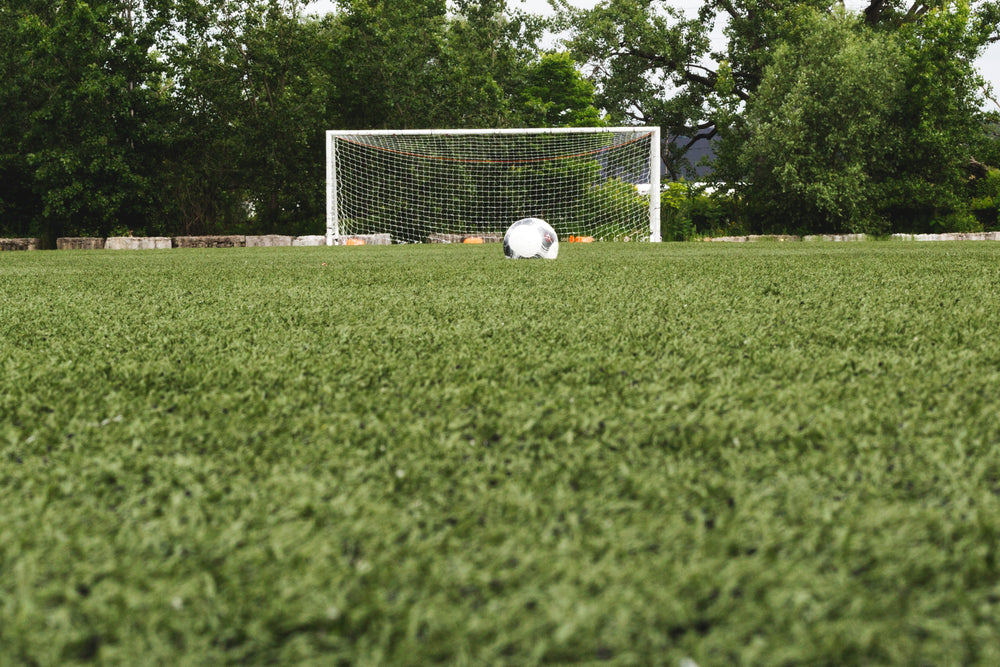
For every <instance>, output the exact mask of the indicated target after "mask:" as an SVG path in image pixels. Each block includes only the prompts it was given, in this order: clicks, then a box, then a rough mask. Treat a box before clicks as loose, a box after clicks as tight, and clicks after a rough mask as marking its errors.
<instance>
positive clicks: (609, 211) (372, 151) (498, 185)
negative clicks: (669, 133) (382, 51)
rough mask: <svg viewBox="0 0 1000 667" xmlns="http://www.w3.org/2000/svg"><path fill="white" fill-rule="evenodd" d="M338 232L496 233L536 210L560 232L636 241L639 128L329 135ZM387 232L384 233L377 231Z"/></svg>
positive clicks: (645, 201)
mask: <svg viewBox="0 0 1000 667" xmlns="http://www.w3.org/2000/svg"><path fill="white" fill-rule="evenodd" d="M329 140H330V142H331V145H330V149H331V157H332V158H333V163H334V169H333V170H332V179H333V188H334V191H335V206H334V209H335V212H336V215H335V216H333V220H332V221H331V224H332V225H335V226H336V229H337V233H338V234H339V236H340V239H341V241H343V239H349V238H357V237H365V236H370V237H372V236H379V237H381V238H382V239H383V242H384V241H385V240H391V242H392V243H423V242H435V241H437V242H458V241H463V240H471V241H472V242H476V241H478V240H479V239H482V240H484V241H487V242H488V241H498V240H500V239H501V238H502V235H503V232H504V231H505V230H506V229H507V227H508V226H510V224H511V223H513V222H514V221H516V220H519V219H521V218H527V217H536V218H542V219H543V220H545V221H546V222H548V223H549V224H550V225H552V227H553V228H554V229H555V230H556V232H557V233H558V234H559V237H560V238H562V239H566V240H569V238H568V237H570V236H573V237H582V238H586V237H592V238H594V239H596V240H646V239H648V238H649V232H650V212H649V194H648V190H649V185H648V184H649V182H650V173H649V165H650V144H651V142H652V141H653V133H652V132H651V131H650V130H649V129H647V128H636V129H635V130H631V129H629V130H622V129H616V130H614V131H610V130H609V131H607V132H604V131H602V132H590V131H588V132H581V133H572V132H569V133H555V134H536V133H530V134H516V133H495V134H441V133H435V134H426V135H424V134H412V133H404V134H385V133H373V134H354V133H351V134H343V135H338V134H335V133H331V135H330V139H329ZM386 235H388V236H386Z"/></svg>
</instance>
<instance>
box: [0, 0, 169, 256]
mask: <svg viewBox="0 0 1000 667" xmlns="http://www.w3.org/2000/svg"><path fill="white" fill-rule="evenodd" d="M0 12H2V14H0V16H2V21H0V24H2V25H0V40H2V42H3V49H2V55H0V81H2V83H0V111H2V117H3V122H2V123H0V175H2V176H3V189H2V190H0V211H2V212H3V213H4V218H5V219H12V221H11V222H8V223H5V225H7V226H8V227H9V229H10V231H11V232H15V233H29V234H32V235H39V236H41V237H42V238H43V242H44V243H46V244H47V245H49V246H51V245H52V244H54V241H55V238H56V237H57V236H61V235H65V234H107V233H109V232H110V231H112V230H116V229H117V230H124V229H128V228H131V227H133V226H138V225H140V224H144V222H145V221H146V220H147V219H148V217H149V216H150V214H154V215H155V212H156V211H159V210H161V209H162V207H163V206H164V204H165V202H164V201H163V199H162V197H161V192H160V190H159V188H158V187H157V185H158V184H157V160H156V159H155V156H156V155H157V154H159V152H160V150H161V146H162V140H163V134H162V132H161V127H160V121H161V115H162V113H163V112H164V110H165V109H166V107H167V105H168V103H169V101H168V100H167V99H166V97H165V96H164V94H163V90H162V86H161V82H162V74H163V66H162V63H161V62H160V61H159V59H158V57H157V53H156V51H155V48H154V47H155V45H156V44H157V42H158V40H159V38H160V36H161V35H162V34H163V33H164V31H165V30H166V29H167V26H168V24H169V12H168V7H165V6H164V5H163V4H162V3H159V2H155V1H154V2H141V1H140V0H103V1H98V2H93V3H85V2H82V1H80V0H63V1H62V2H58V3H51V2H39V1H38V0H12V1H11V2H8V3H5V5H4V7H3V8H2V9H0ZM8 216H10V217H9V218H8Z"/></svg>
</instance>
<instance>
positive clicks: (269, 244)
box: [247, 234, 292, 248]
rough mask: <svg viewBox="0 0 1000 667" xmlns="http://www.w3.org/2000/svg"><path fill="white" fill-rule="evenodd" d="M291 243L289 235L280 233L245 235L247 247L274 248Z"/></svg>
mask: <svg viewBox="0 0 1000 667" xmlns="http://www.w3.org/2000/svg"><path fill="white" fill-rule="evenodd" d="M290 245H292V237H291V236H282V235H280V234H264V235H263V236H247V247H248V248H276V247H279V246H290Z"/></svg>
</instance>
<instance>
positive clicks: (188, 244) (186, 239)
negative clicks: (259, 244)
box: [172, 236, 247, 248]
mask: <svg viewBox="0 0 1000 667" xmlns="http://www.w3.org/2000/svg"><path fill="white" fill-rule="evenodd" d="M172 240H173V246H174V247H175V248H243V247H245V246H246V244H247V237H245V236H174V237H173V239H172Z"/></svg>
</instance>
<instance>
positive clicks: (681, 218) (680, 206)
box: [660, 181, 746, 241]
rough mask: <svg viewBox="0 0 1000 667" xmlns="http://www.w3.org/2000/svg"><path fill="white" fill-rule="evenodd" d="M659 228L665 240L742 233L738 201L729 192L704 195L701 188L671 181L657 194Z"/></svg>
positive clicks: (704, 191) (684, 182) (696, 185)
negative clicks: (658, 199) (658, 197)
mask: <svg viewBox="0 0 1000 667" xmlns="http://www.w3.org/2000/svg"><path fill="white" fill-rule="evenodd" d="M660 228H661V232H662V236H663V240H664V241H690V240H692V239H694V238H696V237H699V236H731V235H734V234H745V233H746V230H745V229H743V228H742V227H741V226H740V222H739V218H738V207H737V201H736V199H735V198H734V197H733V196H732V194H731V193H729V192H711V193H708V192H706V190H705V188H704V186H699V185H698V184H694V183H688V182H686V181H671V182H669V183H667V184H666V185H665V186H664V187H663V190H662V192H661V193H660Z"/></svg>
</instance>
